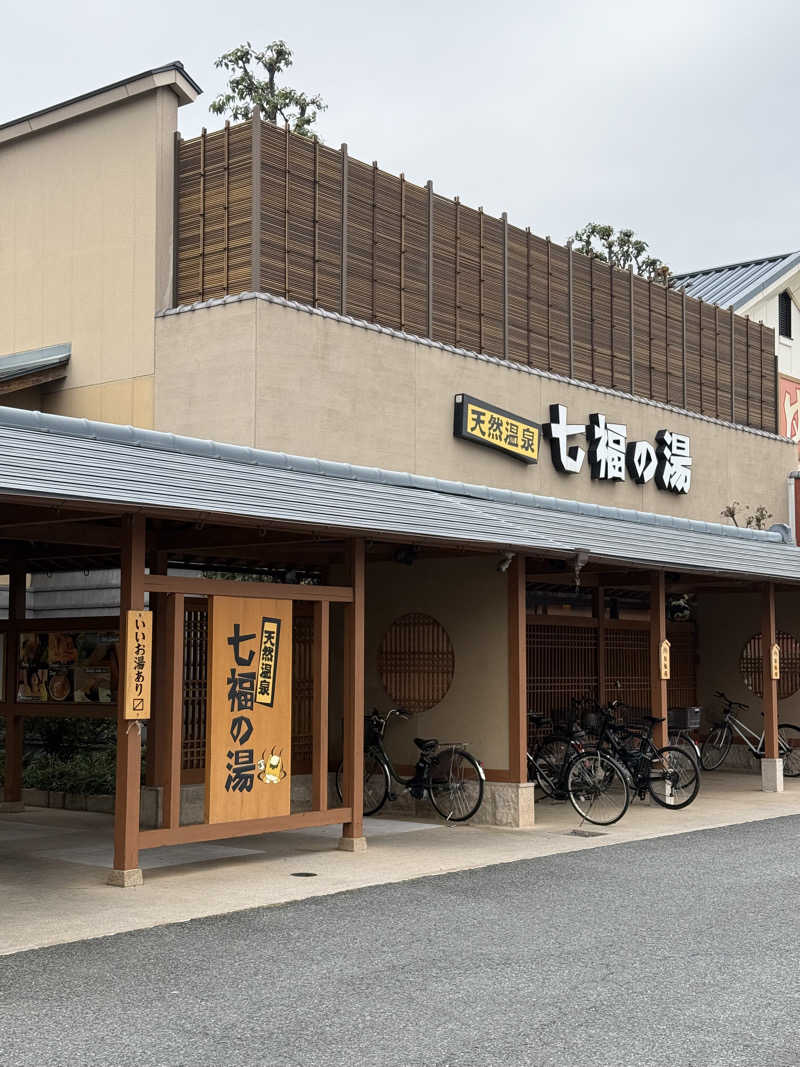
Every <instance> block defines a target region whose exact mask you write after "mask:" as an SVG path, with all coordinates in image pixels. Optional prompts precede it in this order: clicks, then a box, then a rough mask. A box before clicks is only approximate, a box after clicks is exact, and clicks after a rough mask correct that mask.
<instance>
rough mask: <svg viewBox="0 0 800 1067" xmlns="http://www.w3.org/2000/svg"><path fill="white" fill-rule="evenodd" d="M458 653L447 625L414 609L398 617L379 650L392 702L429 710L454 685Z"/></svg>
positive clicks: (410, 708) (380, 668) (414, 709)
mask: <svg viewBox="0 0 800 1067" xmlns="http://www.w3.org/2000/svg"><path fill="white" fill-rule="evenodd" d="M454 673H455V654H454V653H453V645H452V642H451V641H450V638H449V636H448V634H447V630H445V628H444V626H442V624H441V623H440V622H437V621H436V619H434V618H432V617H431V616H430V615H422V614H420V613H419V612H413V613H412V614H410V615H401V616H400V618H399V619H395V621H394V622H393V623H392V625H391V626H390V627H389V629H388V630H387V631H386V633H385V634H384V636H383V640H382V641H381V647H380V648H379V649H378V674H379V675H380V679H381V681H382V682H383V688H384V689H385V690H386V692H387V693H388V694H389V698H390V700H391V701H392V703H393V704H396V705H398V706H399V707H402V708H405V709H406V711H411V712H419V711H427V710H428V709H429V708H432V707H435V706H436V704H438V703H439V702H440V701H441V700H443V699H444V697H445V695H446V693H447V691H448V689H449V688H450V686H451V685H452V684H453V675H454Z"/></svg>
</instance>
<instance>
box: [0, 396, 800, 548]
mask: <svg viewBox="0 0 800 1067" xmlns="http://www.w3.org/2000/svg"><path fill="white" fill-rule="evenodd" d="M2 426H7V427H14V428H18V429H25V430H28V431H35V432H39V433H46V434H53V435H59V434H61V435H63V436H67V437H80V438H84V439H86V440H96V441H103V442H107V443H111V444H122V445H129V446H134V447H137V448H146V449H150V450H152V451H161V452H171V453H177V454H179V455H189V456H204V457H206V458H210V459H219V460H222V461H227V462H230V463H242V464H247V465H251V466H263V467H272V468H277V469H279V470H290V471H294V472H297V473H303V474H317V475H321V476H323V477H328V478H338V479H341V480H350V481H360V482H371V483H374V484H378V485H394V486H401V487H406V488H412V489H418V490H423V491H429V492H437V493H445V494H447V495H449V496H462V497H469V498H471V499H475V500H485V501H491V502H493V503H501V504H511V505H524V506H527V507H531V508H539V509H544V510H547V511H560V512H571V513H572V514H576V513H577V514H581V515H590V516H596V517H598V518H605V519H616V520H620V521H627V522H636V523H639V524H643V525H650V526H660V527H662V528H665V527H670V528H672V529H680V530H686V531H691V532H693V533H707V534H715V535H718V536H724V537H730V538H738V539H740V540H747V541H771V542H776V541H783V540H784V537H783V535H782V534H781V533H780V532H778V531H769V530H751V529H743V528H741V527H738V526H725V525H724V524H723V523H715V522H708V521H706V520H703V519H690V518H684V517H682V516H670V515H659V514H658V513H656V512H649V511H637V510H635V509H633V508H620V507H613V506H610V505H607V504H592V503H588V502H585V501H577V500H566V499H563V498H560V497H551V496H540V495H538V494H535V493H527V492H520V491H518V490H514V489H500V488H495V487H492V486H484V485H472V484H470V483H468V482H454V481H448V480H446V479H441V478H435V477H433V476H428V475H422V474H411V473H409V472H402V471H390V470H384V469H382V468H380V467H364V466H359V465H356V464H352V463H342V462H340V461H336V460H325V459H316V458H313V457H309V456H293V455H289V454H287V453H285V452H271V451H268V450H267V449H256V448H250V447H249V446H247V445H234V444H225V443H224V442H217V441H210V440H203V439H202V438H198V437H185V436H182V435H180V434H173V433H165V432H162V431H159V430H145V429H141V428H139V427H135V426H120V425H116V424H113V423H104V422H94V421H92V420H90V419H77V418H72V417H70V416H67V415H53V414H50V413H48V412H42V411H28V410H25V409H23V408H10V407H3V406H0V427H2Z"/></svg>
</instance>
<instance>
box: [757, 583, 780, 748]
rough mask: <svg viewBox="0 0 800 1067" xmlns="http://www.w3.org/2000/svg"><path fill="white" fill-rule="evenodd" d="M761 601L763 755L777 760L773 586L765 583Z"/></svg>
mask: <svg viewBox="0 0 800 1067" xmlns="http://www.w3.org/2000/svg"><path fill="white" fill-rule="evenodd" d="M761 596H762V599H761V654H762V655H761V659H762V666H763V679H764V682H763V685H764V697H763V711H764V755H765V757H766V758H767V759H777V758H778V682H777V679H775V678H773V677H772V646H773V645H774V644H775V642H776V641H777V640H778V637H777V633H776V627H775V586H774V585H773V583H772V582H765V583H764V586H763V590H762V594H761Z"/></svg>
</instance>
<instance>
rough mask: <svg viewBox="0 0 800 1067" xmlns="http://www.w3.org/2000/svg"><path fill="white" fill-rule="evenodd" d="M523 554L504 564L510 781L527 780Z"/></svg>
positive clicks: (525, 622) (526, 667) (526, 670)
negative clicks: (506, 581) (505, 579)
mask: <svg viewBox="0 0 800 1067" xmlns="http://www.w3.org/2000/svg"><path fill="white" fill-rule="evenodd" d="M526 637H527V612H526V608H525V557H524V556H519V555H516V556H514V558H513V560H512V561H511V566H510V567H509V568H508V758H509V764H508V766H509V769H510V771H511V781H512V782H527V780H528V759H527V754H528V657H527V641H526Z"/></svg>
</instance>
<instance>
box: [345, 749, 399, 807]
mask: <svg viewBox="0 0 800 1067" xmlns="http://www.w3.org/2000/svg"><path fill="white" fill-rule="evenodd" d="M343 774H344V763H340V764H339V766H338V767H337V768H336V792H337V794H338V797H339V800H344V790H343V788H342V776H343ZM390 785H391V780H390V778H389V769H388V767H387V766H386V764H385V763H384V762H383V760H382V759H380V757H378V756H376V754H375V753H374V752H365V753H364V814H365V815H375V813H376V812H378V811H380V810H381V808H382V807H383V805H384V804H385V803H386V798H387V797H388V796H389V787H390Z"/></svg>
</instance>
